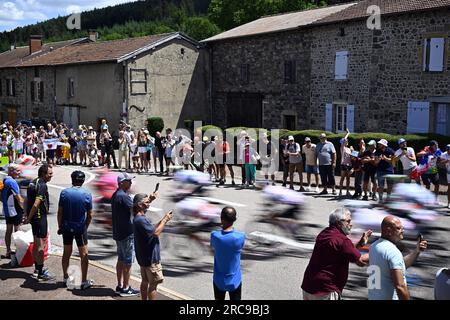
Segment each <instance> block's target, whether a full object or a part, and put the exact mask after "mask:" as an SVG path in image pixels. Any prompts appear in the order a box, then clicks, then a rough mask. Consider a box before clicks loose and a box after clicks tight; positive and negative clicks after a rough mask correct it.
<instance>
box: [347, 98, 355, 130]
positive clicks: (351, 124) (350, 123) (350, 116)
mask: <svg viewBox="0 0 450 320" xmlns="http://www.w3.org/2000/svg"><path fill="white" fill-rule="evenodd" d="M347 128H348V130H350V132H354V131H355V106H354V105H352V104H349V105H348V106H347Z"/></svg>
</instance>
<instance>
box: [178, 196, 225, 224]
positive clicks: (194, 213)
mask: <svg viewBox="0 0 450 320" xmlns="http://www.w3.org/2000/svg"><path fill="white" fill-rule="evenodd" d="M176 210H177V212H179V213H181V214H182V215H185V216H190V217H194V218H201V219H203V220H209V221H213V220H216V219H218V218H220V212H221V209H220V208H219V207H218V206H215V205H213V204H210V203H209V202H208V201H205V200H202V199H184V200H183V201H180V202H179V203H178V204H177V205H176Z"/></svg>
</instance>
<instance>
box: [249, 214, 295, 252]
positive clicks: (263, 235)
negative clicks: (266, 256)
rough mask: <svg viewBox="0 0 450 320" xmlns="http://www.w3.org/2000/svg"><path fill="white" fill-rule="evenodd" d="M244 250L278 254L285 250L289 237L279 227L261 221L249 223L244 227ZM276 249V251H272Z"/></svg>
mask: <svg viewBox="0 0 450 320" xmlns="http://www.w3.org/2000/svg"><path fill="white" fill-rule="evenodd" d="M244 230H245V234H246V241H245V249H247V250H251V251H271V252H273V253H275V252H276V253H280V252H282V251H284V249H286V246H285V244H284V243H285V242H288V241H289V235H288V234H287V232H286V231H285V230H283V229H282V228H281V227H279V226H276V225H274V224H271V223H268V222H263V221H250V222H249V223H247V225H246V226H245V229H244ZM275 249H276V251H274V250H275Z"/></svg>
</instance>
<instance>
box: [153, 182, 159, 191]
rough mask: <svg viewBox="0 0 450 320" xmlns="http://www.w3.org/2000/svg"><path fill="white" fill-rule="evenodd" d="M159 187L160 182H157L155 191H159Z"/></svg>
mask: <svg viewBox="0 0 450 320" xmlns="http://www.w3.org/2000/svg"><path fill="white" fill-rule="evenodd" d="M158 189H159V182H158V183H157V184H156V187H155V191H153V192H158Z"/></svg>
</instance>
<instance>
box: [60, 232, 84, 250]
mask: <svg viewBox="0 0 450 320" xmlns="http://www.w3.org/2000/svg"><path fill="white" fill-rule="evenodd" d="M62 237H63V243H64V245H65V246H71V245H72V243H73V239H74V238H75V242H76V243H77V247H84V246H86V245H87V244H88V237H87V230H85V231H84V232H82V233H77V232H65V231H64V232H63V234H62Z"/></svg>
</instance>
